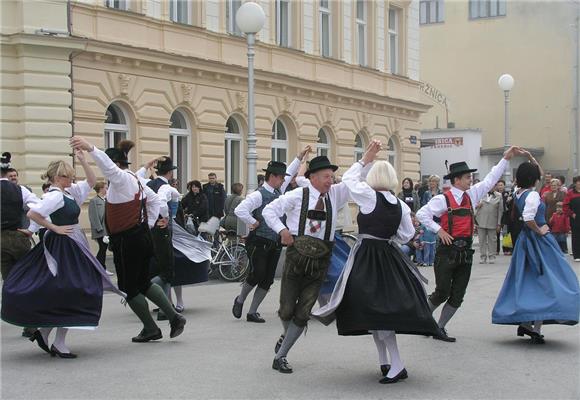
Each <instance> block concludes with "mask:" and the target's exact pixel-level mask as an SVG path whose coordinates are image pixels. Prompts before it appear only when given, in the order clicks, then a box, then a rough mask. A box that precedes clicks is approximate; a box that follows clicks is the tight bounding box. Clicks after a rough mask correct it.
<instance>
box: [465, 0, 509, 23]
mask: <svg viewBox="0 0 580 400" xmlns="http://www.w3.org/2000/svg"><path fill="white" fill-rule="evenodd" d="M505 15H506V0H469V18H470V19H478V18H493V17H504V16H505Z"/></svg>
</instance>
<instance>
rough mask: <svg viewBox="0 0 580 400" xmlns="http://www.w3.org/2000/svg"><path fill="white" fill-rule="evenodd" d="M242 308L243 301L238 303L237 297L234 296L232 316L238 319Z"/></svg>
mask: <svg viewBox="0 0 580 400" xmlns="http://www.w3.org/2000/svg"><path fill="white" fill-rule="evenodd" d="M242 308H244V303H238V298H237V297H236V298H235V299H234V305H233V307H232V314H234V317H236V318H237V319H240V318H241V317H242Z"/></svg>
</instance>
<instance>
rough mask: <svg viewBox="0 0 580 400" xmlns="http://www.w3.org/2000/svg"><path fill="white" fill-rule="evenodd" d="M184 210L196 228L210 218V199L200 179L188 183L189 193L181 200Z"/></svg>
mask: <svg viewBox="0 0 580 400" xmlns="http://www.w3.org/2000/svg"><path fill="white" fill-rule="evenodd" d="M181 206H182V207H183V212H184V213H185V214H186V215H190V216H191V219H192V222H193V225H194V226H195V230H196V231H197V229H198V228H199V224H200V223H202V222H207V220H208V219H209V210H208V201H207V197H206V195H205V193H203V192H202V188H201V182H200V181H191V182H189V183H188V184H187V194H186V195H185V196H184V197H183V199H182V200H181Z"/></svg>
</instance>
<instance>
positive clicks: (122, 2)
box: [101, 0, 129, 11]
mask: <svg viewBox="0 0 580 400" xmlns="http://www.w3.org/2000/svg"><path fill="white" fill-rule="evenodd" d="M101 4H102V3H101ZM107 7H109V8H116V9H117V10H125V11H127V10H128V9H129V0H107Z"/></svg>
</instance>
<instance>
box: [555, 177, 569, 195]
mask: <svg viewBox="0 0 580 400" xmlns="http://www.w3.org/2000/svg"><path fill="white" fill-rule="evenodd" d="M556 178H557V179H558V180H559V181H560V190H561V191H562V192H564V194H566V193H568V188H567V187H566V177H565V176H564V175H560V176H558V177H556Z"/></svg>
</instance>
